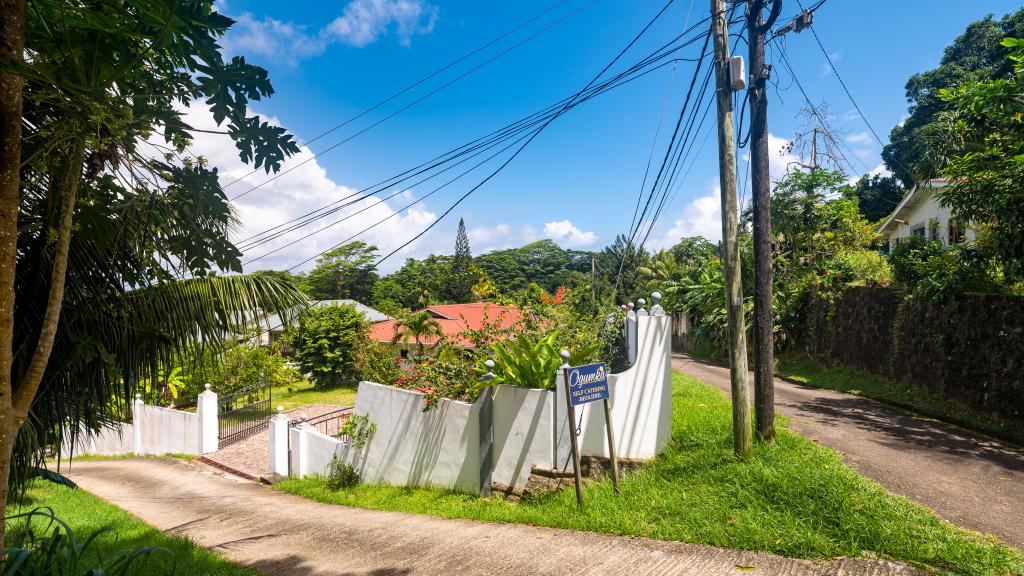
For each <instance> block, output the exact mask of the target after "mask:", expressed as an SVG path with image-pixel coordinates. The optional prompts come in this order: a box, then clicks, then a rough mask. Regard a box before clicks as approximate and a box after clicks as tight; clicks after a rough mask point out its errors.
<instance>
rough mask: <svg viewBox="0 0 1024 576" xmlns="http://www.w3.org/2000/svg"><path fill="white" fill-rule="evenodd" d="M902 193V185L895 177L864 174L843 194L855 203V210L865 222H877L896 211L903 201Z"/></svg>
mask: <svg viewBox="0 0 1024 576" xmlns="http://www.w3.org/2000/svg"><path fill="white" fill-rule="evenodd" d="M903 192H904V188H903V183H902V182H900V180H899V178H897V177H895V176H882V175H880V174H875V175H874V176H871V175H869V174H865V175H863V176H861V177H860V179H859V180H857V183H856V184H855V185H854V186H853V188H849V189H847V190H846V191H845V192H844V193H845V194H846V197H847V198H849V199H851V200H856V201H857V208H858V209H859V210H860V213H861V215H862V216H864V219H865V220H867V221H868V222H879V221H881V220H882V219H883V218H885V217H886V216H888V215H889V214H891V213H892V211H893V210H895V209H896V206H897V205H898V204H899V203H900V200H902V199H903Z"/></svg>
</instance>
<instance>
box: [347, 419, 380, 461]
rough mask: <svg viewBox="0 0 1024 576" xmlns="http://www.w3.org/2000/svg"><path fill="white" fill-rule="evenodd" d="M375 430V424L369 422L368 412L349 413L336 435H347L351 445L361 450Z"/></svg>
mask: <svg viewBox="0 0 1024 576" xmlns="http://www.w3.org/2000/svg"><path fill="white" fill-rule="evenodd" d="M376 431H377V425H376V424H375V423H373V422H370V415H369V414H349V415H348V417H347V418H345V421H344V422H342V424H341V429H340V430H338V436H345V437H348V441H349V442H350V445H351V446H354V447H355V449H356V450H358V451H360V452H362V450H363V449H364V448H366V443H367V442H369V441H370V438H371V437H373V434H374V432H376Z"/></svg>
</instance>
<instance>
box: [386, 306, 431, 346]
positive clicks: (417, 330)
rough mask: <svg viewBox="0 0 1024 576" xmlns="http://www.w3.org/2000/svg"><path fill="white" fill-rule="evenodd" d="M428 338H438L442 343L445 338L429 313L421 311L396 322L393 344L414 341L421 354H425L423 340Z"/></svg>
mask: <svg viewBox="0 0 1024 576" xmlns="http://www.w3.org/2000/svg"><path fill="white" fill-rule="evenodd" d="M428 336H437V338H438V340H439V341H440V339H441V338H444V330H442V329H441V324H439V323H438V321H437V320H435V319H434V317H433V316H431V315H430V313H429V312H427V311H426V310H420V311H419V312H411V313H409V314H406V315H404V316H402V317H401V318H399V319H398V320H396V321H395V335H394V337H393V338H392V339H391V342H393V343H397V342H402V343H405V342H408V341H409V340H414V341H415V342H416V348H417V349H418V350H419V353H420V354H423V352H424V350H425V349H426V346H425V345H424V344H423V338H425V337H428Z"/></svg>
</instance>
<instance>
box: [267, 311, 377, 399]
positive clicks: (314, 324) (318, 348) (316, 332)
mask: <svg viewBox="0 0 1024 576" xmlns="http://www.w3.org/2000/svg"><path fill="white" fill-rule="evenodd" d="M368 327H369V325H368V324H367V322H366V320H365V319H364V318H363V315H362V314H360V313H359V311H358V310H356V309H355V308H353V307H352V306H313V307H310V308H307V309H306V310H304V311H303V312H302V313H301V314H299V322H298V326H297V327H295V328H293V329H291V330H289V331H288V333H287V339H288V343H289V344H290V345H291V346H292V347H293V348H295V360H296V361H297V362H298V363H299V368H301V369H302V371H303V372H304V373H306V374H309V375H311V376H312V378H313V381H314V382H315V383H316V385H317V386H320V387H328V386H336V385H338V384H344V383H348V382H352V381H354V380H355V379H356V376H357V374H358V370H357V355H358V353H359V352H360V350H362V349H363V348H365V347H367V346H368V345H369V339H368V338H367V335H366V332H367V329H368Z"/></svg>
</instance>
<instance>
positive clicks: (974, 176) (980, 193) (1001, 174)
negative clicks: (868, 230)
mask: <svg viewBox="0 0 1024 576" xmlns="http://www.w3.org/2000/svg"><path fill="white" fill-rule="evenodd" d="M1022 12H1024V10H1022ZM1002 45H1003V46H1005V47H1006V48H1008V49H1012V50H1013V52H1012V53H1011V54H1010V55H1009V57H1008V60H1009V61H1010V62H1012V63H1013V66H1014V74H1013V75H1012V76H1011V77H1009V78H1000V79H996V80H985V81H980V82H968V83H965V84H963V85H960V86H957V87H955V88H950V89H946V90H942V92H941V93H940V97H941V98H942V100H943V101H944V102H946V103H948V104H949V105H951V106H952V109H951V110H950V111H948V112H946V113H945V114H943V115H942V120H943V122H944V125H943V134H944V138H943V142H944V145H943V146H942V147H941V148H940V149H939V152H938V154H939V155H941V156H942V158H943V161H944V162H945V166H944V168H943V169H942V174H943V175H944V176H946V177H947V178H949V179H950V183H949V186H947V187H945V188H944V189H942V190H940V191H939V193H938V196H939V201H940V202H941V203H942V204H943V205H944V206H948V207H950V208H951V209H952V212H953V216H954V217H956V218H958V219H960V221H962V222H972V223H975V224H976V225H983V226H985V227H986V232H987V238H986V239H987V240H988V241H989V242H990V243H991V244H992V247H993V248H994V249H995V250H996V252H997V253H998V255H999V256H1000V258H1001V260H1002V263H1003V274H1004V275H1005V276H1006V278H1007V279H1008V280H1011V281H1019V280H1022V279H1024V39H1015V38H1005V39H1004V40H1003V41H1002Z"/></svg>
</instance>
